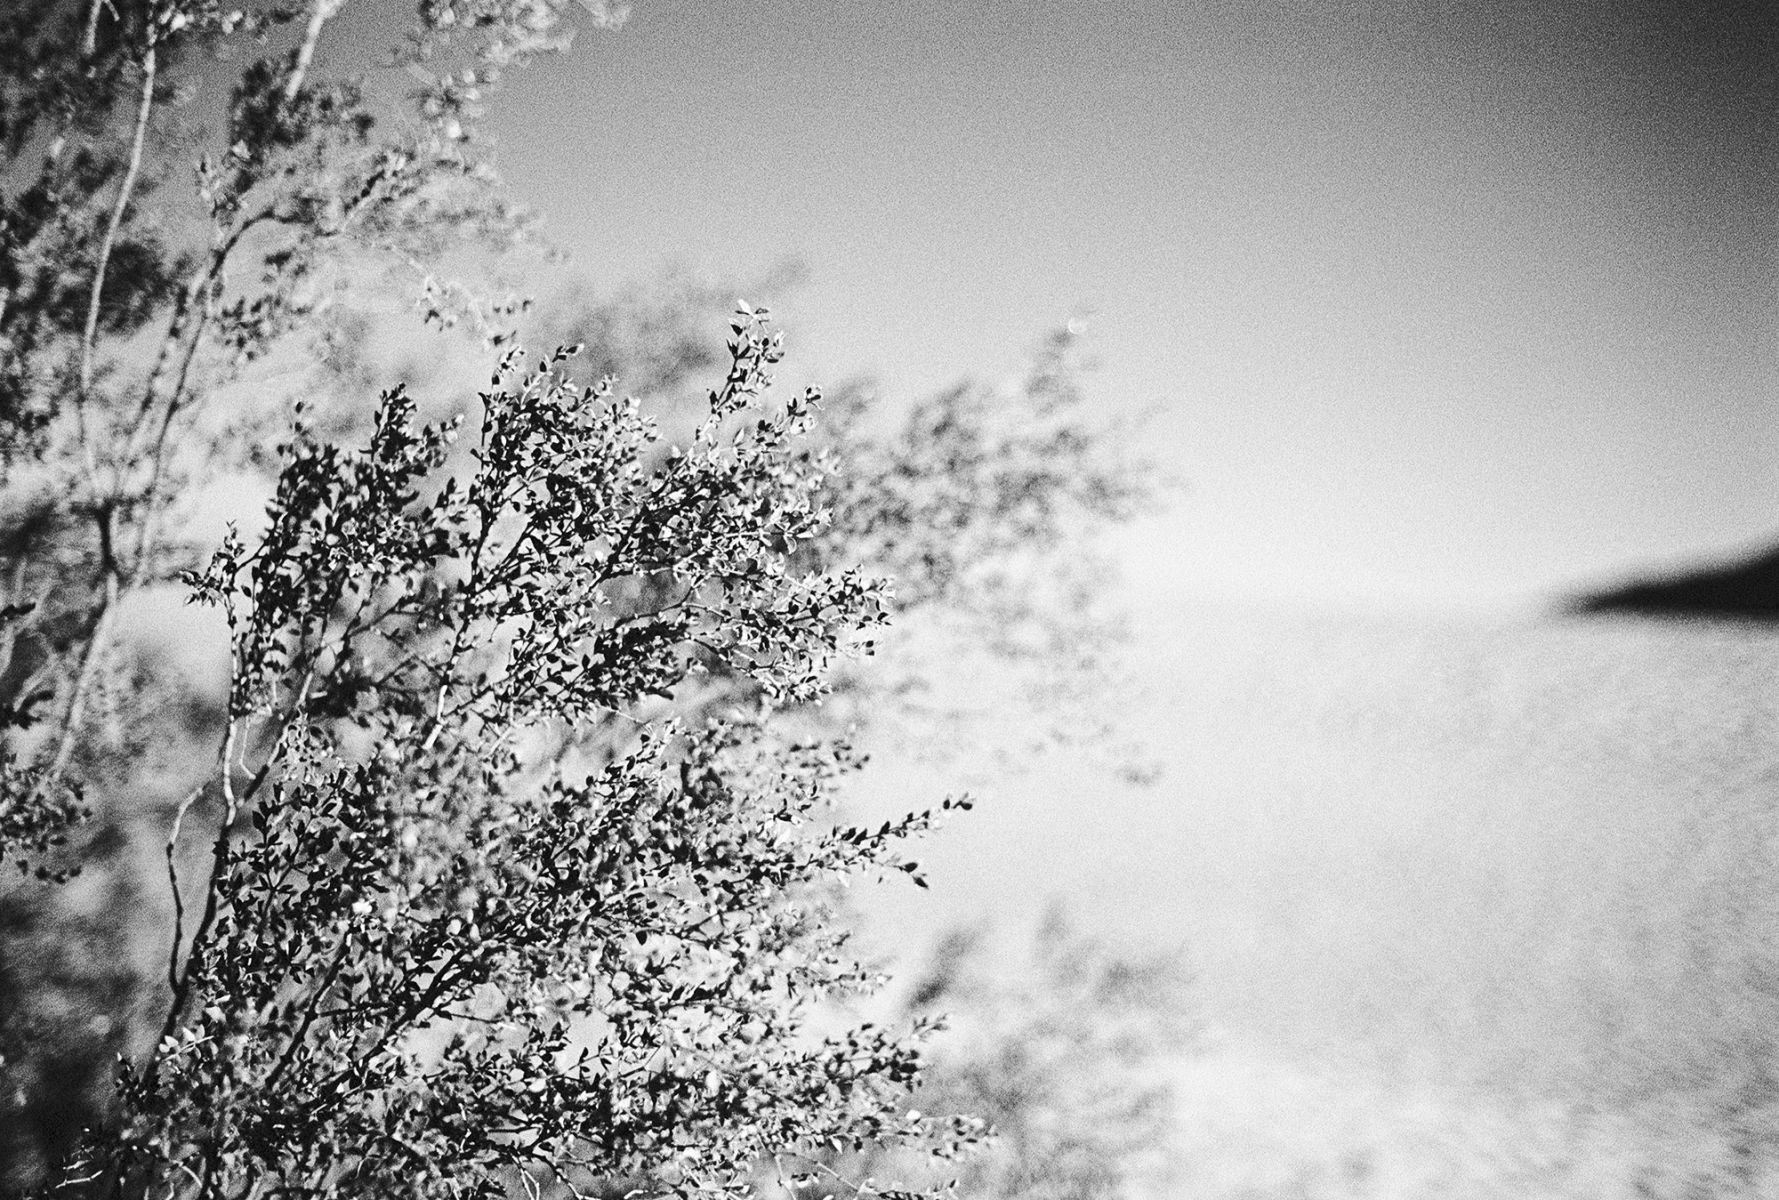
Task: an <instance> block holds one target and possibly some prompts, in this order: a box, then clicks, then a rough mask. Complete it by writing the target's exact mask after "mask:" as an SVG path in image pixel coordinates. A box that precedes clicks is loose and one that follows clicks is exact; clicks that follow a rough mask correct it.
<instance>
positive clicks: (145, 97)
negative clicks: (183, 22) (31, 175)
mask: <svg viewBox="0 0 1779 1200" xmlns="http://www.w3.org/2000/svg"><path fill="white" fill-rule="evenodd" d="M156 65H157V60H156V54H155V40H154V35H153V34H152V33H150V35H149V38H148V46H147V48H146V49H144V51H143V53H142V99H141V102H140V104H139V105H138V106H137V109H136V124H135V128H134V129H133V130H132V132H131V134H130V161H129V166H128V167H127V168H125V170H124V179H123V183H122V184H121V185H119V187H118V189H117V202H116V203H115V204H113V205H112V206H111V219H110V220H109V221H108V222H107V223H106V226H105V236H104V237H103V238H102V239H101V240H100V242H99V260H98V263H97V265H95V266H94V268H93V290H92V295H91V296H89V297H88V298H87V306H86V327H85V329H83V330H82V331H81V335H80V379H79V386H78V388H76V390H75V393H74V414H75V418H76V420H77V422H78V424H79V432H80V442H81V448H82V449H83V451H84V452H85V455H86V466H87V474H88V476H89V478H90V477H91V476H92V474H93V471H94V466H93V447H92V442H91V440H90V437H89V434H88V430H87V420H86V406H87V398H88V395H89V394H90V393H91V391H92V387H93V346H94V342H95V341H96V339H97V337H98V333H99V299H100V293H101V292H103V291H104V288H105V272H106V270H107V269H108V268H109V267H110V265H111V251H112V248H113V247H114V246H115V245H116V244H117V231H118V229H119V228H120V227H121V226H122V225H123V223H124V211H125V210H126V209H127V208H129V206H130V200H131V198H132V196H134V194H135V191H136V178H137V176H138V175H140V174H141V172H142V146H143V143H144V142H146V141H147V139H148V117H149V114H150V113H151V112H153V111H154V85H155V72H156Z"/></svg>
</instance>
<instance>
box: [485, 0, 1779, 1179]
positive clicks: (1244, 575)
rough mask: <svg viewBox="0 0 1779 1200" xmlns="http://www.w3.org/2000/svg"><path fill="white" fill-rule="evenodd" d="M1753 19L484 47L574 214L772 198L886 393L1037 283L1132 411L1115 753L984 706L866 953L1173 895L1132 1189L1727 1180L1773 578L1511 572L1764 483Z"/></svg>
mask: <svg viewBox="0 0 1779 1200" xmlns="http://www.w3.org/2000/svg"><path fill="white" fill-rule="evenodd" d="M1776 46H1779V42H1776V40H1775V26H1774V20H1773V18H1772V17H1771V16H1770V15H1768V14H1766V13H1765V12H1763V11H1762V10H1761V8H1760V6H1756V5H1739V4H1734V3H1719V4H1712V3H1703V4H1690V5H1670V4H1645V3H1632V4H1622V3H1604V2H1600V3H1594V2H1581V3H1570V4H1559V5H1544V4H1531V3H1518V2H1507V3H1495V4H1484V5H1470V6H1450V5H1435V4H1425V3H1393V2H1392V3H1365V4H1360V3H1333V4H1315V5H1310V4H1275V3H1194V4H1160V3H1156V4H1143V3H1138V4H1124V5H1086V4H1021V5H1011V4H1003V5H957V4H937V3H934V4H927V3H918V2H917V3H909V4H896V5H878V4H864V3H858V4H852V3H842V4H824V5H819V6H815V5H793V4H780V3H766V4H758V3H753V4H745V5H743V4H738V3H737V4H731V3H708V4H703V5H699V6H697V7H696V8H695V9H694V8H684V7H682V8H671V9H670V8H666V7H657V8H649V7H639V8H638V9H637V10H636V12H635V13H634V15H633V19H632V21H631V23H630V25H629V26H628V27H627V28H626V30H625V31H624V35H623V36H622V37H621V38H619V39H613V40H610V41H605V42H601V43H600V44H599V45H598V46H597V47H596V48H595V49H594V50H593V53H592V56H591V63H590V64H587V63H579V64H566V63H553V64H548V65H547V66H546V67H544V68H541V69H539V70H536V71H534V72H532V73H531V75H530V76H529V77H528V78H527V79H526V80H525V81H524V82H523V83H522V84H521V85H519V87H518V88H516V89H515V96H514V97H513V100H512V102H511V103H510V105H509V107H508V108H507V110H506V115H505V117H504V118H503V123H502V127H501V128H502V148H501V156H502V160H501V161H502V166H503V168H504V170H505V171H507V172H508V173H509V174H510V176H511V177H512V178H513V180H514V181H515V184H516V185H517V187H518V188H519V189H520V191H521V192H522V193H523V194H525V195H527V196H528V197H530V198H531V199H532V200H533V201H534V202H536V203H537V205H538V206H539V208H540V209H541V210H542V212H543V213H544V214H545V215H546V216H547V217H548V218H549V219H550V226H549V228H550V229H551V230H552V232H553V233H554V235H555V236H556V237H558V238H559V239H560V240H561V242H562V243H563V244H564V245H565V246H566V247H568V248H569V249H570V250H572V251H573V253H574V255H575V256H576V258H577V259H578V260H579V261H580V262H581V263H582V264H584V265H588V266H591V267H593V268H594V269H595V270H596V271H600V272H609V273H610V274H611V275H612V276H614V277H625V276H630V275H635V274H642V273H646V272H649V271H653V270H656V269H658V268H660V267H661V266H662V265H663V264H675V265H678V266H680V267H682V268H686V269H690V270H692V271H713V270H714V271H723V272H734V271H738V270H739V271H748V270H752V271H756V272H759V271H765V270H767V269H768V268H770V267H771V266H772V265H773V264H775V263H777V262H779V261H780V259H781V258H782V257H783V256H785V255H787V254H789V255H792V256H794V257H795V258H796V260H798V261H799V262H800V263H801V264H802V266H803V268H804V275H803V279H802V282H801V283H800V284H799V285H798V286H796V287H795V288H790V289H786V290H785V291H784V293H783V295H782V298H774V299H775V302H776V305H777V308H778V311H780V312H781V314H782V315H783V316H784V317H785V319H786V321H787V323H788V326H789V328H790V330H791V332H792V336H793V339H794V344H795V345H796V346H797V347H798V348H799V351H800V357H801V363H800V366H799V367H798V370H799V371H801V372H807V374H808V376H809V377H811V378H822V379H827V380H832V379H834V378H836V377H841V376H845V375H848V374H851V373H853V372H872V373H875V374H876V375H877V376H878V377H879V378H880V379H881V380H882V381H883V384H884V388H885V392H886V395H888V396H890V397H892V398H893V396H894V395H895V394H897V393H898V392H900V391H904V390H905V391H906V392H914V391H918V390H919V389H920V388H922V387H925V386H931V385H939V384H943V383H945V382H946V381H948V380H949V379H951V378H952V377H954V376H955V375H959V374H962V373H965V372H984V371H986V372H987V373H988V374H989V375H990V376H991V377H993V376H994V375H995V374H996V373H997V372H1010V371H1012V369H1013V368H1014V366H1015V365H1016V362H1017V359H1016V358H1015V357H1014V355H1015V354H1016V353H1017V352H1018V350H1019V349H1020V348H1021V347H1022V346H1023V345H1025V344H1027V343H1028V342H1029V340H1030V333H1031V331H1032V330H1034V329H1036V328H1039V327H1041V326H1043V325H1044V324H1046V323H1048V322H1054V321H1056V320H1059V319H1061V318H1063V317H1066V316H1070V315H1073V316H1075V317H1077V318H1078V319H1079V320H1081V321H1083V322H1085V326H1086V328H1087V329H1088V331H1089V342H1088V344H1089V346H1090V348H1091V350H1092V352H1093V353H1094V354H1095V356H1096V357H1097V358H1098V359H1099V362H1100V367H1099V370H1098V371H1097V373H1096V374H1094V375H1093V376H1092V377H1091V378H1090V380H1089V383H1088V386H1089V389H1090V392H1091V394H1092V395H1093V397H1094V398H1095V401H1096V403H1098V404H1100V405H1103V406H1104V407H1105V408H1106V409H1107V410H1108V411H1110V412H1114V413H1120V414H1135V413H1139V412H1142V413H1147V414H1148V416H1147V417H1146V424H1144V425H1143V426H1142V427H1141V428H1142V434H1141V438H1142V440H1143V442H1144V449H1145V450H1147V451H1148V452H1150V453H1152V454H1153V455H1154V456H1155V457H1156V458H1157V459H1159V460H1160V461H1161V463H1162V464H1163V465H1164V467H1165V468H1166V469H1167V470H1168V471H1169V472H1170V473H1171V474H1172V475H1173V476H1175V477H1176V478H1177V479H1178V480H1179V481H1181V482H1182V484H1183V487H1182V488H1181V489H1180V490H1179V491H1178V492H1176V493H1174V494H1172V495H1170V497H1169V499H1168V502H1167V504H1166V506H1165V511H1163V512H1162V513H1160V514H1159V515H1157V516H1156V517H1154V518H1153V519H1152V520H1149V521H1147V522H1145V523H1142V524H1141V525H1139V526H1138V527H1136V528H1134V529H1132V530H1131V531H1130V533H1129V535H1128V536H1127V537H1126V538H1124V539H1123V540H1122V541H1121V542H1119V543H1118V544H1117V545H1115V546H1113V547H1110V550H1111V552H1112V553H1111V557H1112V559H1113V560H1114V561H1115V563H1116V565H1117V566H1118V568H1119V569H1120V570H1121V572H1122V583H1121V584H1120V588H1119V596H1120V599H1121V601H1122V603H1123V604H1124V606H1125V610H1126V612H1127V613H1128V615H1129V621H1130V628H1131V642H1130V645H1129V647H1128V653H1127V655H1126V657H1125V660H1124V662H1125V668H1126V670H1127V671H1128V675H1127V677H1126V679H1125V680H1124V682H1123V684H1122V685H1121V687H1120V688H1119V689H1117V690H1116V691H1115V692H1114V693H1113V694H1112V699H1111V700H1110V701H1109V704H1110V705H1111V707H1110V709H1109V711H1108V712H1107V713H1105V714H1104V715H1107V716H1108V717H1109V719H1110V721H1111V723H1112V725H1113V726H1114V727H1115V728H1117V729H1118V730H1119V731H1120V733H1121V734H1123V735H1127V736H1129V737H1131V738H1133V739H1134V740H1135V741H1136V742H1138V743H1139V749H1138V750H1137V756H1138V757H1140V758H1144V759H1145V765H1146V767H1147V768H1150V769H1151V770H1150V772H1149V773H1150V774H1152V775H1153V779H1152V780H1151V781H1149V782H1148V783H1146V784H1137V783H1130V782H1126V781H1124V780H1123V779H1122V778H1121V777H1120V776H1119V775H1118V773H1117V772H1115V771H1114V770H1112V769H1111V768H1110V767H1109V766H1108V764H1107V762H1106V761H1105V757H1104V756H1102V755H1095V754H1092V753H1086V752H1080V753H1077V752H1072V751H1068V750H1063V751H1051V752H1049V753H1048V754H1045V755H1042V756H1038V757H1030V756H1027V755H1026V754H1025V753H1024V752H1023V751H1022V750H1020V749H1019V747H1020V746H1021V745H1022V743H1021V742H1020V740H1019V737H1018V731H1017V730H1014V731H1003V732H1004V734H1005V737H1006V741H1005V745H1004V747H1003V748H1004V749H1005V750H1006V753H1004V754H1003V755H1001V756H1000V757H998V758H996V759H994V763H995V765H994V767H993V768H992V769H987V768H982V767H981V766H980V764H978V768H977V769H976V770H974V771H973V772H972V771H969V770H965V771H964V772H963V773H964V774H965V775H968V776H970V782H972V783H973V784H974V785H975V788H976V790H977V791H978V792H979V794H980V795H981V796H982V799H983V802H982V803H981V804H980V806H979V807H978V809H977V811H976V812H974V813H972V814H971V815H969V816H968V817H966V818H962V819H958V820H956V821H953V822H952V823H951V825H950V827H949V828H948V829H947V830H946V831H945V832H944V833H943V835H941V836H940V837H938V838H936V839H935V840H934V841H933V843H932V846H931V848H930V851H929V852H928V854H927V861H928V863H929V864H930V865H931V867H932V870H933V887H932V889H931V891H930V893H909V892H907V891H906V890H901V891H891V892H886V893H884V894H882V895H879V896H874V897H870V898H867V899H866V900H864V901H863V902H862V903H863V905H864V907H865V908H866V910H867V912H869V913H871V914H872V915H873V916H874V917H875V918H876V919H877V922H878V925H877V928H878V936H879V937H880V938H881V939H882V940H883V944H884V945H886V946H887V947H888V948H889V949H890V950H891V951H900V952H903V953H905V954H913V953H915V951H914V950H913V949H912V948H911V947H912V946H917V945H919V944H920V943H921V941H922V939H926V938H931V937H934V936H937V932H938V931H939V930H941V929H943V928H946V927H948V926H950V925H952V924H956V923H966V924H967V923H971V922H976V921H980V920H983V919H990V920H992V921H993V922H994V926H993V927H994V928H996V929H998V930H1000V931H1002V932H1003V933H1004V934H1005V933H1006V931H1018V930H1026V929H1030V928H1033V927H1034V926H1036V925H1037V924H1038V923H1039V922H1040V920H1041V919H1042V915H1043V914H1044V913H1045V912H1047V911H1049V906H1050V905H1051V904H1052V902H1058V903H1061V904H1062V905H1063V906H1065V908H1066V909H1067V911H1068V912H1069V913H1070V914H1072V918H1073V920H1074V921H1075V923H1076V926H1077V928H1081V929H1085V930H1088V931H1090V932H1091V933H1093V934H1094V935H1095V936H1098V937H1102V938H1107V939H1111V940H1113V941H1114V942H1117V943H1119V944H1122V945H1126V946H1129V947H1132V948H1133V951H1132V952H1133V953H1142V952H1150V951H1158V950H1166V951H1178V952H1181V953H1183V954H1184V956H1185V958H1186V960H1187V961H1188V962H1189V963H1190V964H1191V968H1192V980H1193V982H1192V985H1191V986H1192V995H1191V997H1190V1004H1191V1006H1192V1007H1193V1008H1194V1010H1195V1011H1196V1012H1197V1013H1198V1015H1199V1018H1200V1019H1201V1020H1202V1035H1201V1036H1200V1037H1199V1039H1198V1040H1197V1041H1196V1042H1195V1043H1194V1048H1193V1049H1192V1051H1191V1052H1190V1053H1189V1054H1187V1055H1185V1056H1184V1057H1182V1059H1181V1060H1180V1061H1179V1063H1178V1064H1177V1065H1176V1066H1175V1067H1173V1068H1170V1069H1171V1070H1173V1071H1174V1072H1175V1081H1176V1083H1177V1084H1178V1088H1179V1092H1178V1096H1179V1123H1180V1130H1181V1133H1180V1145H1181V1152H1180V1154H1179V1156H1178V1160H1177V1164H1176V1168H1177V1173H1176V1174H1175V1175H1173V1176H1172V1177H1171V1182H1170V1183H1168V1184H1167V1185H1166V1186H1165V1190H1170V1191H1171V1192H1172V1193H1173V1194H1178V1195H1204V1196H1323V1195H1328V1196H1335V1195H1340V1196H1346V1195H1354V1196H1371V1195H1380V1196H1411V1195H1412V1196H1419V1195H1439V1196H1460V1195H1492V1196H1510V1195H1531V1194H1543V1195H1588V1196H1610V1195H1626V1196H1632V1195H1661V1196H1670V1195H1672V1196H1681V1195H1730V1194H1748V1195H1759V1194H1767V1193H1770V1191H1771V1190H1772V1189H1774V1188H1776V1187H1779V1174H1775V1170H1776V1168H1775V1163H1776V1162H1779V1150H1776V1144H1775V1140H1774V1138H1773V1136H1772V1134H1771V1129H1772V1128H1773V1122H1774V1118H1775V1117H1776V1116H1779V1106H1776V1105H1775V1100H1776V1097H1779V1092H1775V1081H1774V1074H1773V1073H1774V1071H1775V1069H1779V1063H1776V1062H1775V1059H1774V1052H1775V1050H1776V1049H1779V1046H1776V1045H1775V1042H1774V1037H1773V1030H1774V1029H1775V1028H1776V1027H1779V1026H1776V1024H1775V1019H1774V1018H1775V1017H1776V1016H1779V921H1776V918H1779V912H1776V911H1775V906H1776V904H1779V891H1776V890H1775V879H1776V878H1779V874H1776V871H1775V868H1776V867H1779V856H1776V853H1775V844H1774V840H1773V839H1774V833H1775V829H1774V819H1775V812H1776V808H1775V801H1776V799H1779V793H1776V791H1775V788H1776V786H1779V707H1776V706H1779V691H1776V688H1775V685H1776V684H1779V632H1775V631H1771V630H1769V628H1768V627H1765V626H1762V625H1761V624H1759V623H1758V622H1756V621H1751V620H1746V619H1742V620H1713V619H1710V616H1711V614H1709V613H1707V614H1705V615H1704V616H1702V617H1701V616H1700V614H1698V613H1696V612H1695V613H1691V614H1689V613H1687V612H1685V611H1682V612H1680V613H1678V614H1676V613H1674V612H1669V613H1667V614H1665V615H1662V616H1654V617H1652V616H1647V615H1638V614H1636V613H1635V612H1629V613H1627V612H1603V613H1598V614H1593V615H1586V616H1584V615H1580V614H1576V613H1570V612H1567V611H1564V610H1565V609H1566V607H1567V606H1568V605H1569V603H1570V601H1572V600H1574V599H1576V598H1578V597H1583V596H1587V595H1592V594H1596V593H1599V592H1603V591H1607V590H1609V589H1611V588H1613V587H1616V586H1617V585H1619V584H1620V583H1622V582H1625V581H1627V580H1632V579H1636V578H1641V577H1643V576H1645V575H1649V576H1657V575H1661V574H1663V573H1665V572H1670V571H1675V572H1684V571H1687V570H1690V569H1693V568H1698V567H1703V566H1705V565H1708V564H1712V563H1715V562H1720V561H1727V560H1732V559H1735V558H1737V557H1738V556H1742V555H1749V554H1753V553H1755V552H1757V551H1759V550H1760V549H1761V548H1762V547H1763V546H1764V545H1765V544H1766V539H1770V538H1771V537H1773V536H1774V535H1775V534H1776V533H1779V396H1776V392H1775V384H1776V383H1779V370H1776V368H1779V263H1776V261H1775V251H1776V248H1779V220H1776V218H1779V185H1776V183H1775V172H1774V168H1775V165H1776V162H1775V150H1776V147H1779V143H1776V140H1775V139H1776V137H1779V107H1776V103H1775V101H1776V96H1779V91H1776V87H1779V84H1776V80H1779V72H1776V71H1775V69H1774V68H1775V66H1776V65H1779V64H1776V62H1775V48H1776ZM570 72H574V76H573V78H574V80H575V82H574V84H573V86H570V83H569V80H570ZM582 72H586V74H582ZM589 80H590V82H586V81H589ZM1750 586H1751V587H1753V588H1754V593H1751V595H1753V599H1752V600H1750V604H1752V605H1753V606H1754V607H1755V608H1757V609H1758V607H1759V606H1760V604H1761V603H1765V604H1767V605H1768V606H1770V605H1771V603H1772V596H1771V595H1767V596H1766V599H1765V600H1764V601H1762V600H1761V598H1760V595H1759V594H1757V593H1759V591H1760V585H1759V582H1758V579H1757V580H1756V581H1755V582H1754V583H1753V584H1751V585H1750ZM1768 591H1769V592H1770V591H1771V588H1770V585H1769V587H1768ZM1685 607H1686V606H1684V605H1683V606H1681V608H1682V609H1683V610H1684V609H1685ZM1718 615H1719V616H1721V615H1722V614H1718ZM1743 616H1746V614H1743ZM956 686H957V687H958V688H959V689H960V690H961V691H963V692H968V693H969V694H970V695H971V696H972V697H973V698H974V699H975V700H977V701H978V702H981V703H983V704H990V705H991V704H992V702H991V701H990V700H986V699H984V697H983V692H984V689H985V687H986V690H987V691H989V692H992V690H993V689H992V683H990V684H987V685H985V684H984V683H983V681H981V680H980V679H971V680H964V681H957V683H956ZM973 736H978V737H981V738H983V739H985V741H986V740H987V739H991V738H992V737H993V736H994V735H993V734H991V733H987V732H979V733H978V734H976V735H973ZM966 766H967V764H966ZM958 776H959V771H958V764H957V763H956V762H955V761H952V762H950V763H937V764H933V765H931V766H930V767H928V768H925V769H920V768H914V767H909V766H906V765H893V764H884V765H880V766H879V767H878V768H877V769H876V770H875V772H874V773H873V774H872V775H871V776H870V777H869V778H868V779H867V781H866V782H865V784H864V789H863V790H864V791H865V792H866V793H867V794H868V795H869V796H870V797H871V799H872V801H873V802H881V803H883V804H884V805H886V807H893V806H894V805H895V804H898V803H905V802H906V801H908V800H909V799H910V798H911V797H912V798H920V797H923V796H926V795H930V794H932V793H934V792H937V791H944V790H947V789H948V788H953V787H956V786H957V785H958Z"/></svg>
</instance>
